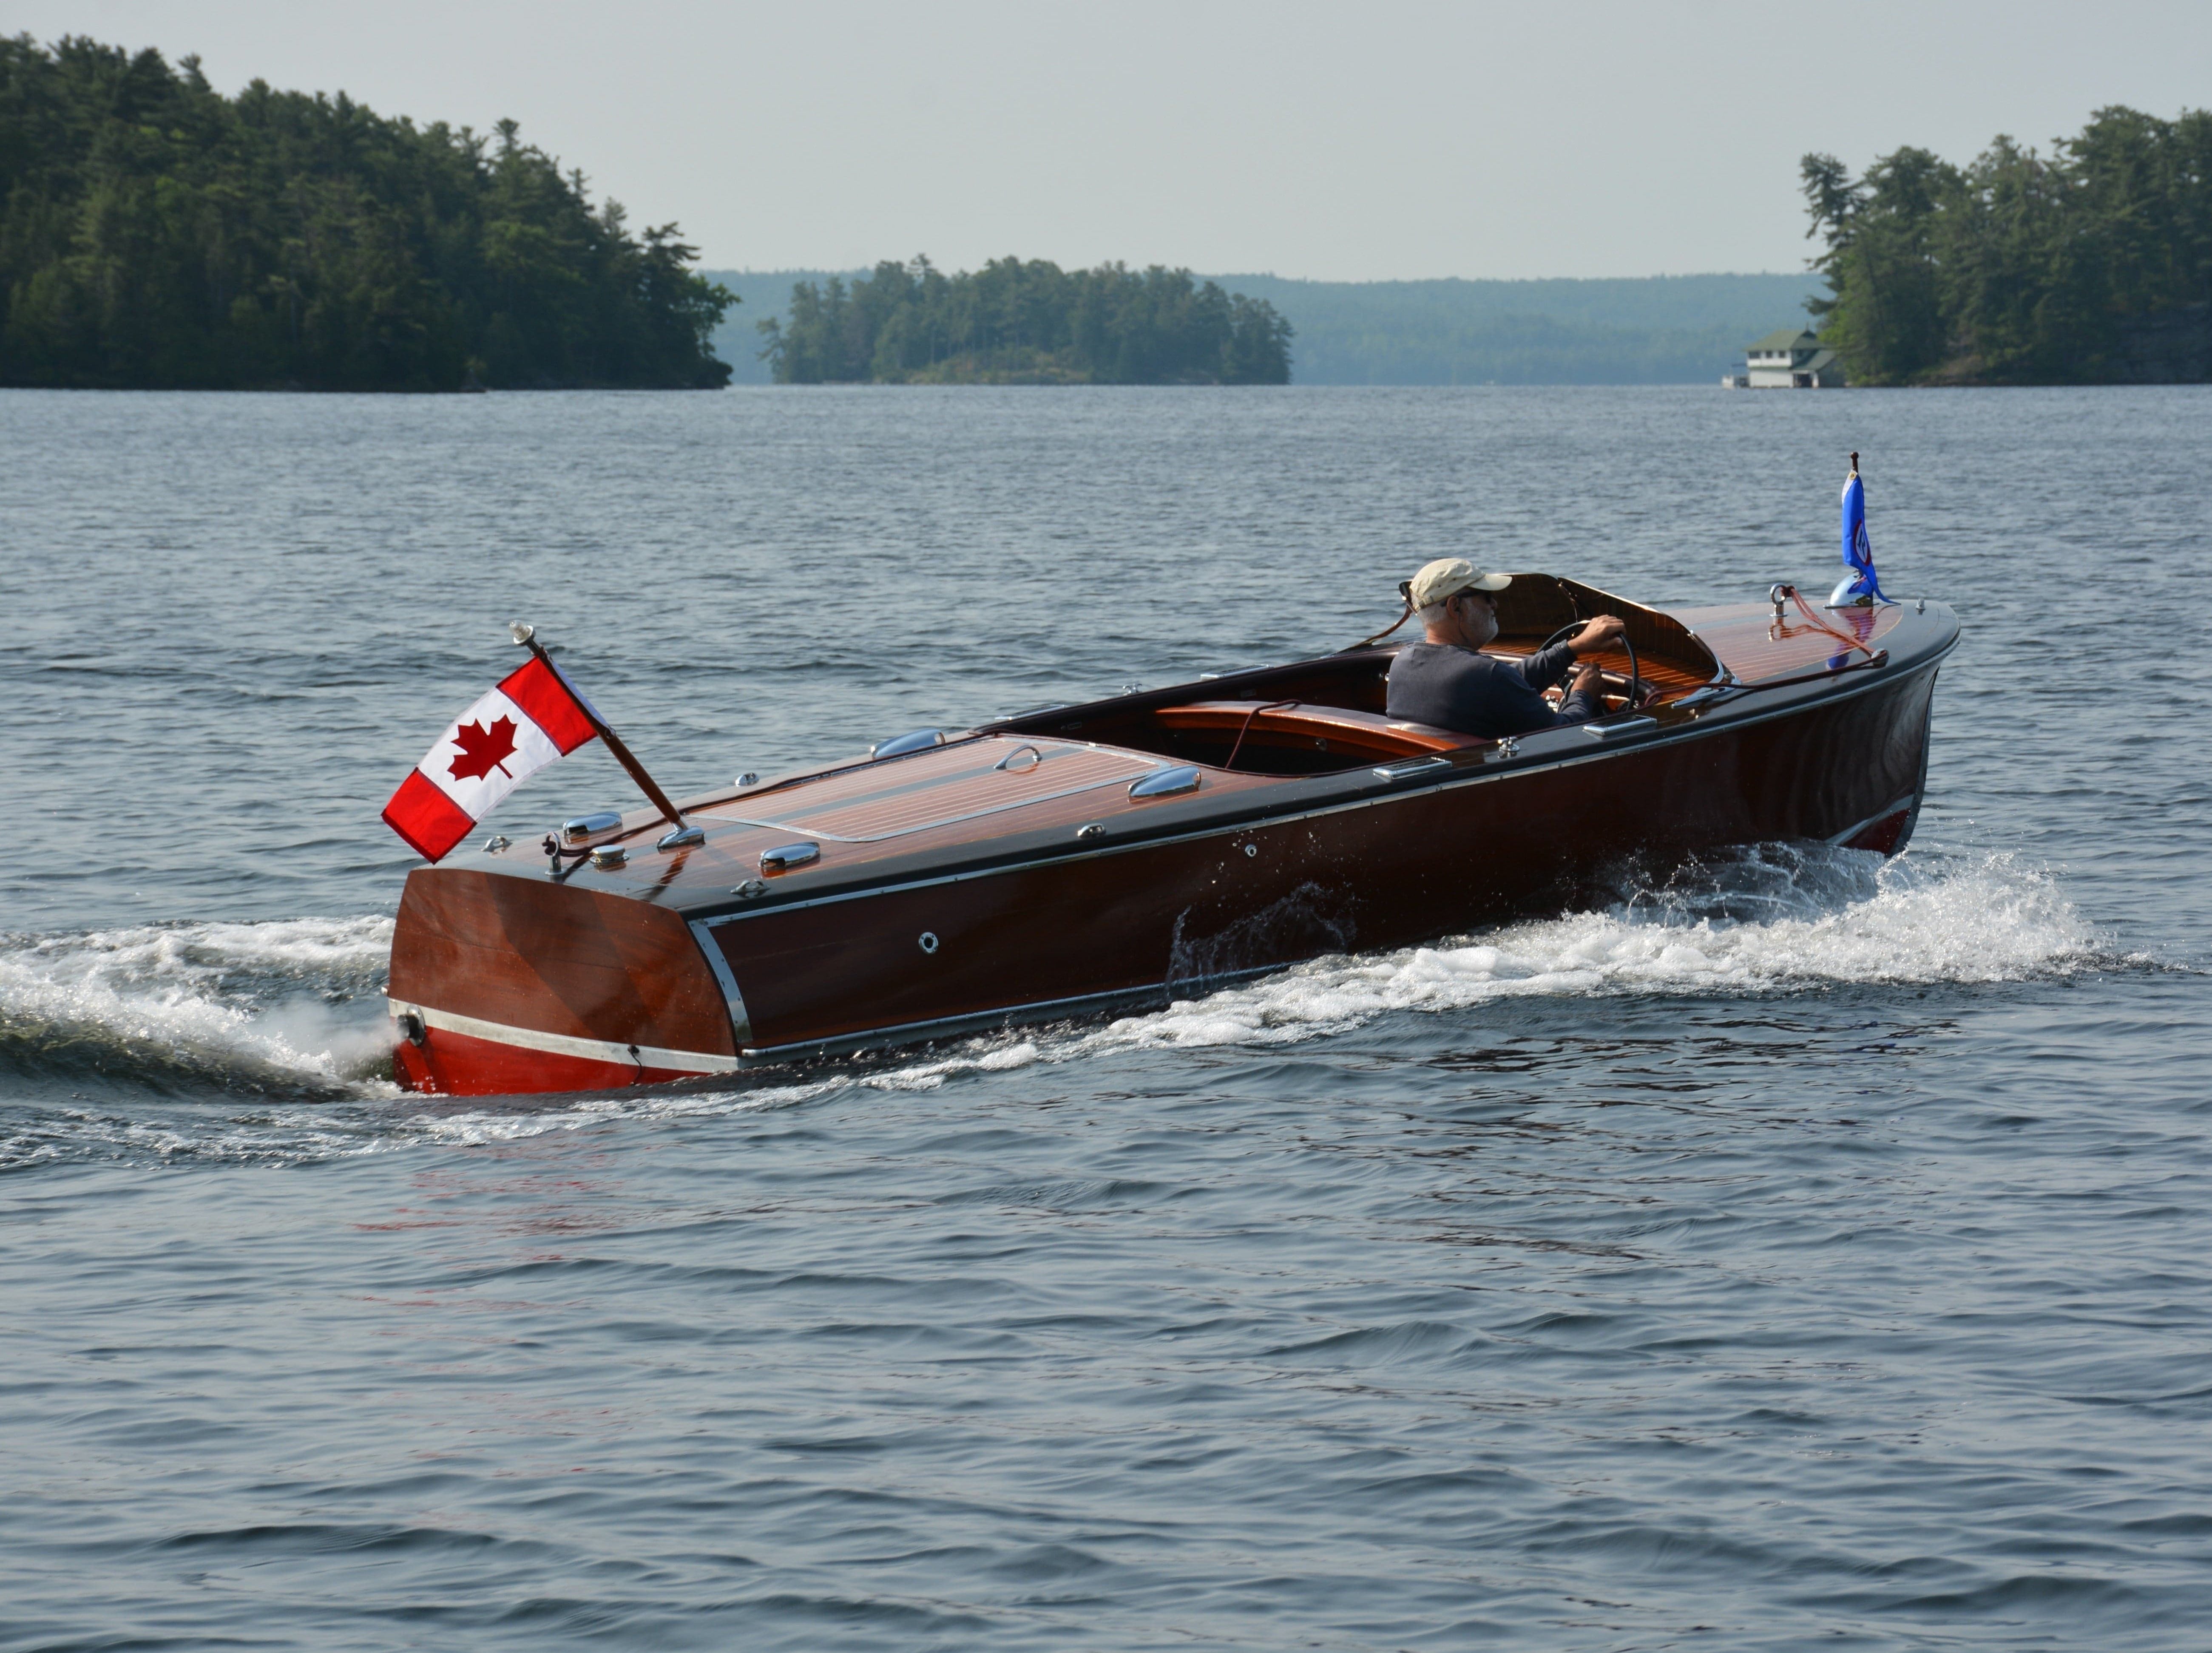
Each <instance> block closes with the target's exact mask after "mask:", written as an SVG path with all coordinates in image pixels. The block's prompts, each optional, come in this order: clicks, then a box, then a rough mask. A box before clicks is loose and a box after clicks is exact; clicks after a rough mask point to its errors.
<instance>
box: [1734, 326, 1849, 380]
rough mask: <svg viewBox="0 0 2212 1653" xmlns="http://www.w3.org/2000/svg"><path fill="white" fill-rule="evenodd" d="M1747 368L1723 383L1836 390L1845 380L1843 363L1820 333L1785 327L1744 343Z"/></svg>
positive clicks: (1745, 365)
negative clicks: (1824, 346)
mask: <svg viewBox="0 0 2212 1653" xmlns="http://www.w3.org/2000/svg"><path fill="white" fill-rule="evenodd" d="M1743 357H1744V367H1745V369H1746V371H1745V372H1743V373H1740V374H1728V375H1726V376H1724V377H1723V379H1722V380H1721V383H1723V385H1727V386H1730V387H1732V388H1734V389H1736V390H1755V391H1763V390H1785V391H1786V390H1801V391H1810V390H1834V389H1837V388H1839V387H1840V386H1842V385H1843V383H1844V364H1843V362H1842V360H1841V359H1840V358H1839V357H1838V356H1837V355H1836V353H1835V352H1834V351H1833V350H1831V349H1824V348H1823V347H1822V346H1821V343H1820V335H1819V334H1817V333H1814V332H1812V331H1808V330H1806V329H1804V328H1792V327H1784V328H1783V329H1781V330H1780V331H1778V332H1771V333H1769V334H1768V335H1767V336H1766V337H1765V338H1759V339H1753V341H1752V342H1751V343H1748V344H1747V345H1745V346H1744V349H1743Z"/></svg>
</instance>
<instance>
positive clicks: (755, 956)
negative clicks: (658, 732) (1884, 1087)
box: [391, 617, 1956, 1094]
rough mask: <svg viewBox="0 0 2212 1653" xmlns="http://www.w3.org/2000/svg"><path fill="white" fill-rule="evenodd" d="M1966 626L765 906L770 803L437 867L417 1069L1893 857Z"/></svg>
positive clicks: (1046, 815)
mask: <svg viewBox="0 0 2212 1653" xmlns="http://www.w3.org/2000/svg"><path fill="white" fill-rule="evenodd" d="M1945 626H1946V627H1948V629H1940V628H1938V629H1930V630H1929V639H1930V640H1929V641H1926V642H1924V643H1923V645H1921V646H1919V647H1917V648H1915V649H1912V650H1905V649H1902V648H1900V654H1901V655H1902V658H1899V659H1896V660H1894V661H1887V660H1870V661H1869V662H1868V665H1869V666H1870V667H1873V666H1880V667H1881V668H1882V669H1880V670H1873V669H1869V670H1866V671H1863V672H1848V671H1841V670H1834V669H1833V668H1834V666H1835V664H1836V663H1835V662H1833V661H1832V662H1831V663H1830V665H1831V675H1829V676H1828V677H1826V678H1823V679H1822V680H1820V681H1812V682H1808V681H1805V680H1802V679H1800V678H1778V680H1777V681H1778V687H1775V688H1773V689H1771V690H1765V691H1763V692H1756V693H1754V692H1750V691H1748V690H1741V688H1739V689H1735V690H1730V692H1729V695H1727V696H1721V697H1720V698H1719V700H1718V701H1717V702H1714V703H1712V704H1710V705H1706V706H1703V707H1697V706H1684V707H1680V708H1666V710H1665V711H1664V712H1663V713H1662V715H1660V716H1659V717H1658V718H1656V719H1654V718H1648V717H1647V718H1642V719H1638V720H1633V722H1634V723H1635V724H1636V725H1638V726H1636V727H1632V728H1627V729H1622V730H1614V731H1606V732H1584V731H1581V730H1564V731H1558V732H1551V733H1548V734H1547V735H1545V736H1542V737H1534V738H1529V739H1528V740H1527V741H1524V742H1523V743H1522V750H1521V751H1519V752H1518V753H1516V751H1514V749H1513V748H1512V747H1511V746H1510V744H1509V745H1508V746H1506V747H1505V748H1504V749H1502V750H1493V751H1454V752H1448V753H1440V754H1437V755H1435V756H1431V757H1426V758H1425V759H1423V760H1421V763H1416V764H1413V765H1401V766H1400V767H1401V769H1411V770H1412V771H1413V772H1412V773H1406V774H1394V773H1393V772H1392V771H1391V770H1390V769H1388V768H1376V769H1371V770H1370V769H1361V770H1358V771H1357V772H1355V773H1349V774H1344V775H1321V776H1316V777H1313V778H1310V779H1305V780H1297V779H1285V780H1279V781H1276V780H1262V779H1260V778H1257V777H1251V776H1245V775H1227V774H1224V775H1219V776H1218V777H1215V776H1209V777H1208V781H1209V785H1208V787H1207V788H1206V790H1205V791H1204V792H1202V793H1195V794H1193V796H1192V797H1191V798H1190V799H1184V800H1180V801H1178V802H1175V803H1172V804H1169V805H1155V806H1153V808H1152V811H1151V812H1149V813H1139V812H1138V811H1134V810H1132V809H1126V808H1125V809H1123V812H1122V813H1121V814H1120V815H1109V816H1108V817H1106V825H1107V826H1108V827H1110V829H1111V830H1102V829H1101V828H1100V826H1099V824H1098V823H1091V824H1087V825H1085V826H1083V827H1082V829H1081V830H1080V832H1078V831H1077V830H1075V828H1074V825H1073V823H1076V822H1078V821H1079V820H1080V819H1081V818H1082V817H1083V816H1084V815H1085V813H1086V812H1097V811H1102V810H1103V808H1104V805H1102V804H1100V803H1098V802H1097V801H1096V800H1097V799H1101V798H1105V799H1109V801H1111V802H1113V803H1115V805H1116V806H1117V807H1118V806H1119V799H1120V793H1121V787H1122V786H1123V785H1124V784H1125V777H1122V776H1121V775H1120V774H1119V772H1116V773H1115V775H1114V776H1113V778H1112V784H1111V787H1110V788H1109V790H1103V791H1102V790H1097V789H1093V790H1091V791H1088V792H1085V791H1080V790H1079V791H1078V792H1076V793H1073V794H1065V793H1061V792H1059V791H1054V790H1053V789H1051V788H1050V787H1046V786H1045V785H1044V783H1043V782H1042V781H1038V782H1036V785H1035V787H1033V790H1034V792H1035V793H1036V802H1035V803H1034V804H1033V805H1028V806H1026V807H1027V808H1028V810H1029V813H1027V814H1025V815H1023V816H1021V817H1019V819H1020V820H1022V821H1024V822H1027V823H1031V824H1030V828H1029V829H1028V830H1024V831H1022V832H1012V831H1006V832H1001V833H1000V834H998V835H996V836H994V835H993V834H991V833H989V832H981V831H969V832H968V834H967V836H966V837H965V838H964V839H962V840H961V841H960V842H957V843H953V842H950V840H951V838H952V837H956V836H957V833H956V832H955V831H954V830H953V829H952V828H951V827H947V828H946V829H945V832H944V833H942V834H940V835H939V836H940V837H942V838H945V840H946V842H939V840H938V839H933V838H930V837H929V836H927V834H922V835H921V836H919V837H918V838H915V839H914V840H912V841H911V842H919V843H921V845H922V846H923V847H922V848H911V849H901V848H898V844H897V843H894V844H893V845H891V847H890V848H881V847H874V848H869V847H868V843H867V841H866V840H864V839H862V838H860V837H856V836H850V835H848V837H847V838H845V839H840V840H838V842H836V844H833V845H831V846H830V847H831V848H838V849H841V850H842V848H843V847H844V846H845V845H846V844H847V843H848V842H849V843H850V844H853V845H855V846H861V847H862V848H855V849H853V850H852V851H850V852H849V854H848V855H847V862H848V864H847V865H840V866H829V867H828V868H827V870H826V871H825V872H820V873H817V874H810V875H809V876H813V877H816V878H817V880H818V881H817V883H814V884H804V883H801V882H800V881H799V880H795V879H794V880H791V881H787V882H784V883H779V884H775V886H773V887H772V888H770V889H769V894H768V895H767V896H766V897H765V898H764V899H763V898H761V897H759V896H757V894H749V890H750V891H757V890H760V889H761V888H762V887H763V885H762V884H760V883H759V882H757V881H756V882H755V883H753V884H750V886H742V887H741V886H737V885H734V884H732V877H733V875H734V874H735V873H739V872H743V871H744V870H747V868H746V866H744V865H743V864H742V863H743V862H744V857H745V856H746V855H748V854H751V853H753V846H754V845H756V844H757V842H760V841H761V840H760V837H759V834H760V833H762V832H763V831H765V830H767V826H775V825H777V824H778V819H779V818H780V817H769V818H768V820H767V826H763V824H762V823H761V822H760V821H759V820H757V819H756V818H755V816H756V815H761V814H763V813H764V811H765V809H766V806H765V805H746V807H748V808H750V809H752V810H753V811H755V814H754V815H744V814H736V813H731V814H727V815H726V817H719V818H726V820H728V821H730V822H732V823H736V824H732V825H730V826H727V827H724V828H720V829H718V831H719V833H720V836H716V837H710V840H709V843H708V846H707V847H706V848H704V849H702V850H700V851H697V852H695V858H694V859H693V860H690V862H689V863H688V864H687V861H686V859H685V856H684V855H683V854H678V855H676V856H674V857H672V858H671V860H670V862H669V864H668V865H667V866H665V867H664V868H663V869H662V870H661V871H660V872H659V873H657V874H656V875H654V877H653V878H645V877H644V876H642V875H640V876H639V877H637V878H633V879H632V881H631V882H630V883H629V884H626V885H623V886H621V887H620V888H588V887H579V886H578V885H577V884H574V883H573V882H562V881H557V880H554V879H549V878H547V877H546V876H545V875H544V872H543V871H542V870H541V871H538V872H535V873H534V874H533V873H532V872H527V871H524V870H521V869H520V868H512V867H509V866H505V865H501V866H494V867H487V868H483V869H477V868H426V869H422V870H419V871H417V872H415V873H413V874H412V875H410V878H409V882H408V886H407V890H406V894H405V896H404V899H403V902H402V905H401V911H400V915H399V921H398V930H397V933H396V935H395V940H394V945H393V954H392V990H391V993H392V1008H393V1011H394V1013H395V1017H396V1018H398V1022H399V1025H400V1027H401V1030H402V1032H403V1033H404V1035H405V1036H404V1037H403V1038H402V1039H401V1040H400V1042H399V1043H398V1055H397V1059H396V1066H397V1068H398V1073H399V1076H400V1079H401V1080H402V1082H403V1083H404V1084H407V1085H410V1087H412V1088H415V1089H418V1090H429V1091H443V1092H447V1093H451V1094H489V1093H503V1092H517V1091H558V1090H576V1089H599V1088H605V1087H608V1086H612V1085H628V1084H635V1083H641V1082H652V1081H658V1080H663V1079H678V1078H683V1077H686V1076H696V1075H702V1074H711V1073H718V1072H726V1071H728V1070H730V1069H732V1068H735V1067H739V1066H741V1065H747V1064H750V1063H751V1062H754V1061H760V1060H787V1059H791V1058H793V1057H798V1056H803V1055H806V1054H815V1053H821V1052H831V1051H836V1050H839V1049H850V1048H856V1047H860V1046H866V1045H894V1044H899V1043H908V1042H917V1041H921V1040H924V1039H927V1038H929V1037H933V1036H949V1035H951V1034H954V1033H958V1032H962V1031H965V1030H973V1029H975V1028H979V1027H983V1026H988V1025H993V1024H1004V1023H1010V1022H1017V1021H1035V1020H1043V1019H1055V1018H1064V1017H1067V1016H1071V1015H1079V1014H1084V1013H1088V1012H1097V1011H1099V1010H1103V1009H1107V1008H1110V1007H1115V1006H1142V1005H1145V1004H1148V1003H1149V1004H1158V1003H1163V1002H1165V1001H1166V1000H1168V999H1169V998H1170V997H1171V996H1173V995H1176V994H1179V993H1182V994H1188V993H1190V992H1194V991H1197V990H1200V989H1202V988H1205V987H1206V986H1207V985H1209V984H1214V983H1218V982H1222V981H1229V980H1232V979H1235V978H1237V977H1240V976H1244V975H1251V974H1255V973H1257V972H1261V971H1265V970H1269V969H1279V968H1281V967H1283V966H1285V965H1287V964H1291V963H1297V962H1299V961H1301V960H1304V959H1307V958H1311V957H1316V956H1320V955H1322V954H1327V953H1333V952H1340V951H1352V950H1369V949H1376V948H1389V947H1396V946H1403V945H1410V944H1413V943H1417V942H1421V941H1426V940H1431V939H1436V938H1438V937H1440V936H1445V935H1450V934H1455V933H1464V932H1466V931H1468V930H1471V929H1474V928H1478V927H1482V926H1486V925H1490V924H1494V923H1498V922H1500V921H1505V920H1508V919H1511V918H1514V917H1516V916H1522V915H1530V914H1536V913H1543V912H1550V911H1558V910H1560V909H1562V908H1565V907H1568V906H1571V905H1572V904H1574V903H1576V902H1578V901H1581V900H1584V899H1587V898H1589V896H1592V895H1594V894H1598V893H1600V892H1601V891H1603V890H1607V889H1608V888H1611V887H1613V884H1614V883H1615V881H1616V880H1617V879H1618V878H1619V876H1620V874H1621V873H1622V872H1625V871H1626V870H1627V868H1628V866H1629V865H1630V864H1631V863H1633V864H1634V865H1635V866H1637V867H1638V869H1640V870H1641V872H1643V873H1644V874H1645V875H1647V876H1649V875H1651V874H1656V873H1661V872H1664V871H1665V870H1666V869H1667V868H1668V867H1669V866H1673V865H1677V864H1679V863H1680V862H1681V861H1682V860H1684V859H1685V858H1686V857H1690V856H1693V855H1696V854H1701V853H1705V852H1710V851H1714V850H1717V849H1721V848H1726V847H1729V846H1731V845H1738V844H1745V843H1751V842H1764V841H1770V840H1790V839H1795V840H1801V841H1802V840H1808V839H1809V840H1825V841H1827V842H1837V843H1846V844H1850V845H1851V846H1853V847H1857V848H1866V849H1870V850H1874V851H1877V852H1879V853H1882V854H1894V853H1896V852H1897V851H1898V850H1899V849H1901V848H1904V847H1905V842H1906V841H1907V840H1908V839H1909V838H1910V836H1911V831H1912V826H1913V823H1914V820H1915V818H1916V816H1917V811H1918V808H1919V805H1920V799H1921V796H1922V793H1923V787H1924V781H1925V773H1926V763H1927V743H1928V729H1929V710H1930V703H1931V699H1932V696H1933V691H1934V688H1935V684H1936V670H1937V666H1938V664H1939V663H1940V661H1941V659H1942V657H1943V655H1944V654H1945V653H1948V648H1949V647H1950V646H1951V644H1952V643H1953V642H1954V641H1955V638H1956V627H1955V624H1953V623H1949V622H1948V617H1946V620H1945ZM1904 635H1905V634H1903V633H1901V632H1900V634H1899V641H1900V643H1901V641H1902V640H1903V637H1904ZM1830 646H1832V645H1830V644H1828V643H1826V642H1823V643H1821V644H1820V647H1830ZM1285 669H1287V668H1285ZM1251 692H1252V693H1254V694H1259V693H1261V692H1263V691H1261V690H1253V691H1251ZM1078 709H1079V710H1080V709H1083V708H1078ZM1347 715H1356V714H1339V720H1340V721H1342V720H1343V719H1344V717H1346V716H1347ZM1370 721H1375V720H1371V719H1370ZM1642 725H1650V727H1648V728H1645V727H1642ZM1024 727H1026V728H1034V729H1038V730H1042V728H1044V727H1045V722H1044V721H1043V720H1038V721H1036V722H1035V723H1033V724H1031V725H1027V726H1024ZM1058 727H1060V728H1063V729H1069V728H1075V729H1079V728H1080V725H1079V723H1076V722H1068V723H1063V724H1060V725H1059V726H1058ZM1016 732H1019V731H1016ZM1037 738H1038V739H1040V740H1042V739H1045V737H1044V736H1042V735H1039V736H1038V737H1037ZM1006 742H1007V744H1011V743H1012V736H1011V735H1009V736H1007V737H1006ZM1024 746H1026V749H1027V751H1030V752H1031V753H1035V752H1036V751H1037V746H1036V744H1034V743H1024V745H1023V746H1013V747H1012V755H1010V757H1009V760H1008V761H1009V762H1012V761H1015V759H1016V758H1018V757H1019V755H1020V753H1021V752H1022V751H1024ZM975 750H977V751H981V752H982V754H983V756H985V757H988V756H989V752H990V751H991V750H995V749H985V748H983V747H981V746H978V747H976V748H975ZM1085 750H1086V751H1091V752H1092V753H1094V754H1095V753H1096V752H1098V751H1112V750H1114V749H1112V748H1110V747H1106V748H1100V747H1095V746H1094V747H1090V748H1086V749H1085ZM1046 756H1047V757H1054V759H1055V760H1057V757H1058V752H1057V749H1054V750H1053V751H1049V752H1048V753H1047V754H1046ZM1035 761H1036V763H1042V762H1043V761H1044V760H1043V758H1042V757H1040V758H1037V759H1036V760H1035ZM1085 761H1086V762H1090V761H1095V760H1092V759H1086V760H1085ZM1423 764H1427V765H1433V766H1435V767H1434V768H1433V769H1424V768H1423V767H1422V765H1423ZM973 767H975V768H976V769H1001V770H1002V769H1005V768H1006V764H1004V763H1000V764H996V765H984V764H981V763H978V764H977V765H975V766H973ZM1021 772H1022V771H1020V770H1018V769H1017V770H1016V771H1015V773H1017V774H1019V773H1021ZM837 773H839V774H842V775H863V778H864V779H865V778H866V776H865V775H864V774H863V772H862V771H860V770H858V769H851V768H848V769H844V770H840V771H837ZM1054 773H1060V774H1066V775H1079V769H1078V768H1077V766H1075V765H1073V764H1066V765H1063V766H1062V768H1061V769H1060V770H1058V771H1054ZM1217 782H1218V784H1216V783H1217ZM962 784H963V785H965V784H968V783H967V782H964V781H963V783H962ZM1086 784H1088V783H1086ZM1097 784H1098V786H1099V787H1105V786H1106V785H1107V783H1105V782H1100V783H1097ZM912 790H913V788H911V787H909V788H908V791H909V792H910V791H912ZM963 795H964V794H963ZM903 806H904V807H907V808H908V810H909V812H911V811H912V807H913V806H912V805H911V803H910V802H909V803H908V804H906V805H903ZM733 807H734V806H733ZM844 807H847V808H848V811H853V810H858V809H860V805H846V806H844ZM686 808H687V809H689V808H690V805H686ZM712 815H713V811H708V816H712ZM1125 817H1126V818H1125ZM694 818H695V819H696V818H702V817H694ZM823 818H829V817H823ZM839 818H840V819H842V818H843V817H839ZM961 818H963V819H964V818H966V817H961ZM749 831H750V832H752V833H753V834H754V835H755V836H751V837H746V836H743V834H744V833H745V832H749ZM823 836H825V838H836V834H834V833H832V834H825V835H823ZM899 842H901V843H903V842H909V841H906V840H901V841H899ZM726 846H734V848H726ZM863 848H865V849H866V854H867V855H873V856H874V857H875V859H873V860H868V859H866V855H864V854H863V853H862V849H863ZM718 855H719V856H722V857H723V859H722V860H717V859H715V858H716V857H717V856H718ZM826 859H834V858H826Z"/></svg>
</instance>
